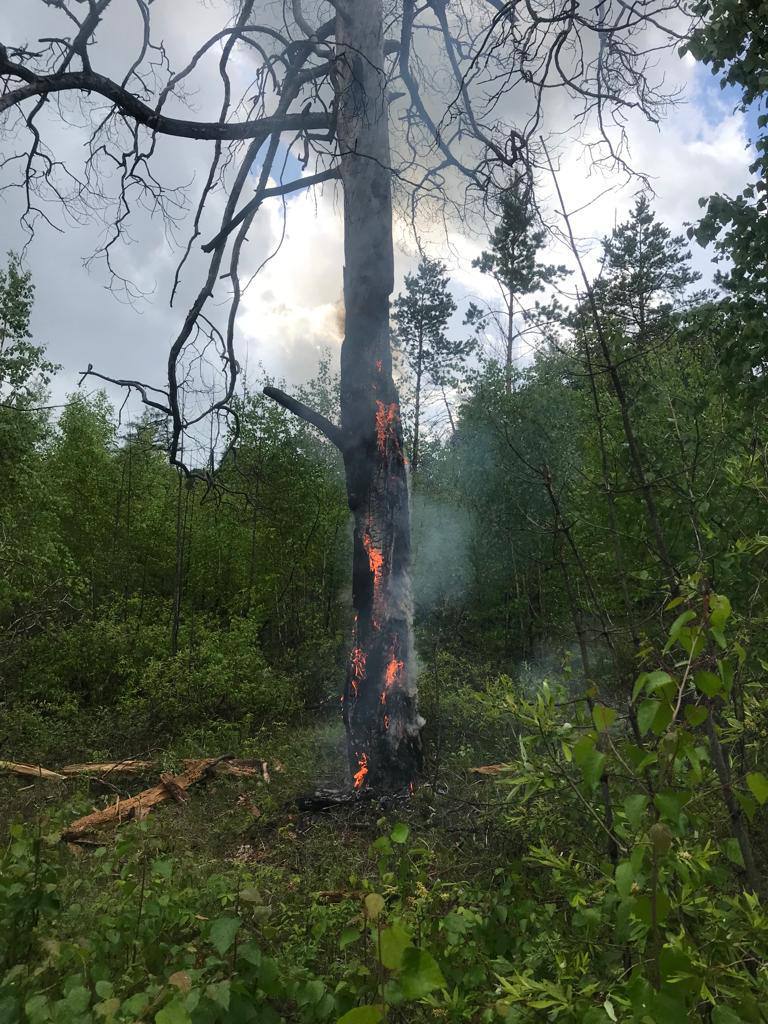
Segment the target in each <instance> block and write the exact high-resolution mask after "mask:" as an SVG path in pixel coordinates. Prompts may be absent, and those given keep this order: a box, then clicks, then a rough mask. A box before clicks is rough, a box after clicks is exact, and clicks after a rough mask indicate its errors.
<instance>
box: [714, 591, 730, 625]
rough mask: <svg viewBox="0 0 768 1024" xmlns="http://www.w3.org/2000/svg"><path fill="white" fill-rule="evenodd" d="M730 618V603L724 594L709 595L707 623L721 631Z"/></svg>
mask: <svg viewBox="0 0 768 1024" xmlns="http://www.w3.org/2000/svg"><path fill="white" fill-rule="evenodd" d="M730 617H731V602H730V601H729V600H728V598H727V597H726V596H725V594H710V597H709V621H710V623H711V624H712V625H713V626H714V627H715V629H722V628H723V626H724V625H725V624H726V622H727V621H728V619H729V618H730Z"/></svg>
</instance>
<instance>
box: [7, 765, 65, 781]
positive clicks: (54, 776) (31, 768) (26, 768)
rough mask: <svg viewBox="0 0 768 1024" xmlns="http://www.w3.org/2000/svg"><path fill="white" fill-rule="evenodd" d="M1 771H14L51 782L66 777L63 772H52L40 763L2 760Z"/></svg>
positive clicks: (14, 772)
mask: <svg viewBox="0 0 768 1024" xmlns="http://www.w3.org/2000/svg"><path fill="white" fill-rule="evenodd" d="M0 771H6V772H13V774H14V775H23V776H25V777H27V778H32V779H48V780H49V781H50V782H63V781H64V779H65V778H66V776H65V775H62V774H61V772H52V771H51V770H50V768H43V767H42V765H39V764H21V763H19V762H17V761H0Z"/></svg>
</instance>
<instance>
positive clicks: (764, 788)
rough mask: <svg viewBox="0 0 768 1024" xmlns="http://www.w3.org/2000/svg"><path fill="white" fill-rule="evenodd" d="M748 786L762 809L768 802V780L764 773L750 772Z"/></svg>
mask: <svg viewBox="0 0 768 1024" xmlns="http://www.w3.org/2000/svg"><path fill="white" fill-rule="evenodd" d="M747 785H748V786H749V791H750V792H751V794H752V796H753V797H754V798H755V800H757V802H758V803H759V804H760V806H761V807H762V806H763V804H764V803H765V801H766V800H768V778H766V777H765V775H763V773H762V772H749V773H748V775H747Z"/></svg>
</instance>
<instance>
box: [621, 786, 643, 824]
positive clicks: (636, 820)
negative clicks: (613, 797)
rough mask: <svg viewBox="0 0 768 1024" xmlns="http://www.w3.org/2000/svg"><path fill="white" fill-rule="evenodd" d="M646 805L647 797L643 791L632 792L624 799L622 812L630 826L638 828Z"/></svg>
mask: <svg viewBox="0 0 768 1024" xmlns="http://www.w3.org/2000/svg"><path fill="white" fill-rule="evenodd" d="M647 806H648V797H647V796H645V795H644V794H643V793H634V794H633V795H632V796H628V797H627V799H626V800H625V801H624V813H625V814H626V816H627V821H629V823H630V825H631V826H632V828H640V824H641V822H642V820H643V815H644V814H645V809H646V807H647Z"/></svg>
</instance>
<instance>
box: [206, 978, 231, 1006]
mask: <svg viewBox="0 0 768 1024" xmlns="http://www.w3.org/2000/svg"><path fill="white" fill-rule="evenodd" d="M229 989H230V983H229V982H228V981H215V982H213V983H212V984H210V985H208V986H206V989H205V994H206V995H207V996H208V998H209V999H210V1000H211V1001H212V1002H214V1003H218V1005H219V1006H220V1007H221V1008H222V1010H228V1009H229V994H230V993H229Z"/></svg>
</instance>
